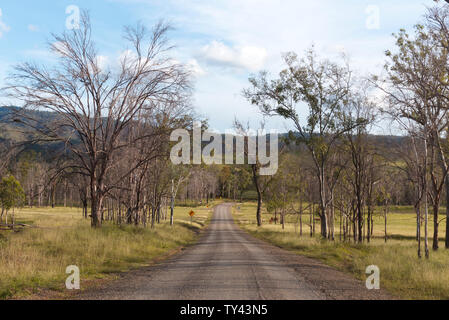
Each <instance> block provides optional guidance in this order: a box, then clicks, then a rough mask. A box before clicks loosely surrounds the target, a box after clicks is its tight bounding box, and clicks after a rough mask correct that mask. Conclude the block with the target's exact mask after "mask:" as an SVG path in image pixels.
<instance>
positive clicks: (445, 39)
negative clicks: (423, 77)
mask: <svg viewBox="0 0 449 320" xmlns="http://www.w3.org/2000/svg"><path fill="white" fill-rule="evenodd" d="M446 2H447V1H446ZM426 21H427V27H428V28H429V31H430V35H431V37H432V38H433V39H434V40H435V43H436V45H437V47H439V48H441V49H442V53H443V54H446V55H447V54H448V52H449V6H448V5H443V6H435V7H433V8H430V9H429V11H428V13H427V15H426ZM441 67H442V68H443V69H445V72H442V74H441V76H440V78H439V81H440V83H441V85H442V86H443V87H445V88H447V86H448V85H449V77H448V76H447V75H448V74H449V64H447V63H446V64H445V65H444V66H441ZM439 94H440V98H441V99H442V100H443V101H444V102H445V104H446V105H447V104H448V102H449V95H448V93H447V90H441V91H440V92H439ZM445 147H446V150H445V151H446V154H447V153H449V135H447V133H446V142H445ZM442 160H443V161H442V162H441V165H442V170H443V171H444V170H446V168H445V166H446V167H447V164H446V163H445V162H444V160H445V159H442ZM445 189H446V190H445V191H446V237H445V247H446V249H449V179H446V180H445Z"/></svg>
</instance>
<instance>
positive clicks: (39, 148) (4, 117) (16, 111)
mask: <svg viewBox="0 0 449 320" xmlns="http://www.w3.org/2000/svg"><path fill="white" fill-rule="evenodd" d="M21 111H22V109H21V108H18V107H14V106H11V107H0V141H1V140H7V141H10V142H12V143H24V142H26V141H31V140H32V139H33V134H32V133H30V130H29V128H27V127H26V126H25V125H24V124H23V123H21V122H20V121H17V120H20V112H21ZM26 112H27V115H28V116H32V117H33V118H35V119H37V120H38V121H39V122H42V123H46V122H51V121H54V120H55V119H56V118H57V115H56V113H52V112H46V111H32V110H27V111H26ZM287 137H288V134H287V133H284V134H281V135H280V143H281V144H283V139H284V138H287ZM369 139H370V140H371V142H373V143H374V145H376V146H377V147H379V148H380V149H382V150H389V149H391V148H394V147H396V146H399V145H401V144H403V143H404V142H405V139H406V137H403V136H382V135H370V136H369ZM204 144H207V143H204ZM60 148H61V144H60V143H52V144H48V143H47V144H46V143H39V144H29V145H27V146H26V149H32V150H34V151H36V152H38V153H41V154H45V153H48V151H51V150H55V149H60ZM303 148H304V147H299V146H293V145H290V147H289V149H290V150H296V151H299V150H302V149H303Z"/></svg>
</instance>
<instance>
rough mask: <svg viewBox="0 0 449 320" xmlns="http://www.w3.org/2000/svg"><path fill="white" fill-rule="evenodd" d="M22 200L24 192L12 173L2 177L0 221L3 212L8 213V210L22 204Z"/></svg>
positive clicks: (0, 184)
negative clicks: (0, 212)
mask: <svg viewBox="0 0 449 320" xmlns="http://www.w3.org/2000/svg"><path fill="white" fill-rule="evenodd" d="M24 201H25V192H24V191H23V188H22V186H21V185H20V182H19V181H17V179H16V178H15V177H14V176H12V175H8V176H6V177H4V178H3V179H2V181H1V183H0V205H1V207H2V214H1V216H0V221H3V215H4V214H5V213H6V215H8V211H9V210H11V209H13V208H15V207H17V206H20V205H22V204H23V203H24ZM6 217H7V216H6Z"/></svg>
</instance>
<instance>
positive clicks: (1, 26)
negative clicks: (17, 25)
mask: <svg viewBox="0 0 449 320" xmlns="http://www.w3.org/2000/svg"><path fill="white" fill-rule="evenodd" d="M9 30H11V28H10V27H9V26H7V25H6V23H4V22H3V21H2V9H1V8H0V38H1V37H2V36H3V34H4V33H5V32H8V31H9Z"/></svg>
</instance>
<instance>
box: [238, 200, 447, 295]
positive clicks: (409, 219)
mask: <svg viewBox="0 0 449 320" xmlns="http://www.w3.org/2000/svg"><path fill="white" fill-rule="evenodd" d="M239 206H240V210H234V217H235V220H236V222H237V223H238V224H239V225H240V226H241V227H242V228H243V229H244V230H246V231H248V232H250V233H251V234H252V235H254V236H256V237H257V238H260V239H262V240H265V241H268V242H270V243H273V244H275V245H277V246H279V247H282V248H285V249H287V250H291V251H293V252H295V253H297V254H301V255H304V256H307V257H311V258H315V259H319V260H321V261H323V262H324V263H326V264H328V265H330V266H332V267H335V268H337V269H339V270H342V271H344V272H347V273H350V274H352V275H353V276H355V277H356V278H358V279H360V280H365V279H366V274H365V270H366V267H367V266H369V265H377V266H378V267H379V269H380V281H381V287H383V288H385V289H387V290H388V291H389V292H391V293H392V294H393V295H396V296H397V297H400V298H404V299H449V268H448V267H447V266H448V265H449V253H448V251H446V250H445V249H440V250H439V251H437V252H433V251H431V252H430V255H431V256H430V259H429V260H426V259H424V258H422V259H418V257H417V242H416V241H415V239H414V235H415V220H414V219H415V216H414V214H413V211H407V210H406V209H407V208H395V209H397V211H398V212H395V213H392V214H391V215H390V217H389V224H388V229H389V232H390V233H391V234H393V235H394V236H393V237H392V238H393V239H390V240H388V242H387V243H385V242H384V240H383V239H382V237H383V220H382V218H381V217H377V218H376V219H375V228H374V230H375V233H374V236H375V238H374V239H373V240H372V241H371V243H369V244H354V243H348V242H340V241H338V237H339V235H338V234H337V235H336V241H333V242H332V241H326V240H322V239H320V237H319V236H318V235H317V236H315V237H310V233H309V232H310V230H309V228H308V226H306V225H304V226H303V227H304V231H303V236H299V234H298V233H297V232H295V228H294V226H293V225H292V221H293V220H291V219H290V220H289V223H288V224H287V225H286V228H285V230H283V229H282V227H281V226H280V225H274V224H268V221H269V219H270V217H271V215H268V214H266V213H265V214H264V215H263V218H264V221H265V224H264V225H263V226H262V227H261V228H258V227H257V225H256V223H255V204H254V203H244V204H241V205H239ZM307 218H308V217H307ZM307 222H308V220H307ZM316 228H317V230H316V233H317V234H319V224H318V223H317V225H316ZM429 230H432V225H431V226H430V227H429ZM440 247H441V248H444V244H443V243H441V245H440Z"/></svg>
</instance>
